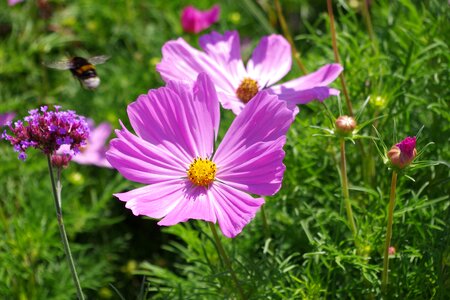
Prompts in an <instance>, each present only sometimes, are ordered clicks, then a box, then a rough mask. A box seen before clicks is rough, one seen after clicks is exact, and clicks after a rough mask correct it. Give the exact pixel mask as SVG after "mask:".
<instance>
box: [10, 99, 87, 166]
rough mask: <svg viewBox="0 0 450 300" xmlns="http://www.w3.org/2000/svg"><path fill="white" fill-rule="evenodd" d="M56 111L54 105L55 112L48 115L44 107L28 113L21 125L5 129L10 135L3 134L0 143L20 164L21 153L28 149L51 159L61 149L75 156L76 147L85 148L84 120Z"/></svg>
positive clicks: (78, 148)
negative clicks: (8, 147) (66, 147)
mask: <svg viewBox="0 0 450 300" xmlns="http://www.w3.org/2000/svg"><path fill="white" fill-rule="evenodd" d="M59 109H60V106H56V105H55V111H48V107H47V106H42V107H41V108H40V110H38V109H33V110H30V111H29V113H30V115H28V116H26V117H25V118H24V120H23V121H22V120H19V121H17V122H15V123H14V124H9V125H8V126H9V129H10V130H11V132H12V134H8V133H7V132H6V130H5V131H4V132H3V134H2V139H5V140H7V141H9V142H10V143H11V145H12V146H13V147H14V150H15V151H16V152H19V159H21V160H25V159H26V157H27V155H26V153H25V152H26V150H27V149H28V148H29V147H32V148H35V149H39V150H41V151H42V152H43V153H44V154H46V155H51V154H53V153H54V152H55V151H56V150H58V149H59V147H61V146H62V145H69V146H70V150H71V151H73V153H74V154H77V153H78V152H79V151H80V147H82V146H84V145H86V140H87V138H88V137H89V126H88V124H87V122H86V120H85V118H84V117H82V116H78V115H77V114H76V113H75V112H74V111H71V110H69V111H60V110H59Z"/></svg>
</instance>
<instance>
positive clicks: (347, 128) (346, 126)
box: [335, 116, 356, 135]
mask: <svg viewBox="0 0 450 300" xmlns="http://www.w3.org/2000/svg"><path fill="white" fill-rule="evenodd" d="M335 124H336V132H337V133H338V134H341V135H350V134H351V133H352V132H353V130H355V128H356V121H355V119H354V118H353V117H349V116H340V117H339V118H337V119H336V122H335Z"/></svg>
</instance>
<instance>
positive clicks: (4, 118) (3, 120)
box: [0, 112, 16, 127]
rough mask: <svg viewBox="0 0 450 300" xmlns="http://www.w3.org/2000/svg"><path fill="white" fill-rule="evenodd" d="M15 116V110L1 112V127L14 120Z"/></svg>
mask: <svg viewBox="0 0 450 300" xmlns="http://www.w3.org/2000/svg"><path fill="white" fill-rule="evenodd" d="M15 116H16V113H15V112H7V113H4V114H0V127H2V126H5V125H7V124H8V122H10V121H12V120H13V119H14V118H15Z"/></svg>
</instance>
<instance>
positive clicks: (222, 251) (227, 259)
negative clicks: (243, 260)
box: [208, 222, 247, 300]
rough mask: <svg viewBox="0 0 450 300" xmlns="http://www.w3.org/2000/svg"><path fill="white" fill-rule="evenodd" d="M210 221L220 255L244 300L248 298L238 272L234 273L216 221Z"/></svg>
mask: <svg viewBox="0 0 450 300" xmlns="http://www.w3.org/2000/svg"><path fill="white" fill-rule="evenodd" d="M208 223H209V227H210V228H211V231H212V234H213V236H214V240H215V242H216V246H217V250H218V251H219V254H220V256H221V257H222V259H223V262H224V263H225V266H226V267H227V269H228V271H229V272H230V274H231V278H232V279H233V281H234V284H235V286H236V289H237V291H238V293H239V297H240V298H241V299H242V300H245V299H247V298H246V297H245V295H244V292H243V291H242V288H241V285H240V284H239V281H238V279H237V276H236V273H234V271H233V268H232V267H231V261H230V259H229V258H228V255H227V253H226V252H225V249H224V248H223V245H222V242H221V241H220V238H219V236H218V235H217V231H216V226H215V225H214V223H211V222H208Z"/></svg>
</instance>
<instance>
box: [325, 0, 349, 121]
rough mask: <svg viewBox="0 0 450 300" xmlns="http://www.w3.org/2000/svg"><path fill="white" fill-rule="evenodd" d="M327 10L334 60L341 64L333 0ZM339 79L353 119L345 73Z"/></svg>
mask: <svg viewBox="0 0 450 300" xmlns="http://www.w3.org/2000/svg"><path fill="white" fill-rule="evenodd" d="M327 8H328V15H329V17H330V30H331V43H332V45H333V52H334V60H335V61H336V63H338V64H340V63H341V60H340V59H339V51H338V45H337V39H336V28H335V27H334V14H333V5H332V3H331V0H327ZM339 78H340V80H341V85H342V91H343V92H344V96H345V103H346V104H347V109H348V113H349V115H350V116H352V117H353V115H354V114H353V107H352V103H351V101H350V97H349V95H348V91H347V85H346V83H345V77H344V73H341V75H339Z"/></svg>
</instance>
